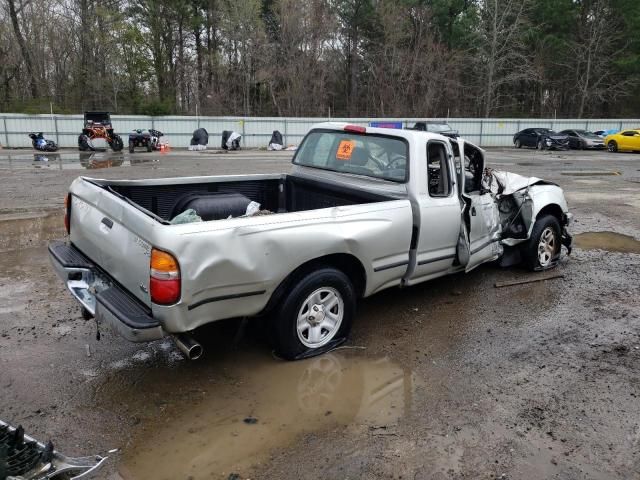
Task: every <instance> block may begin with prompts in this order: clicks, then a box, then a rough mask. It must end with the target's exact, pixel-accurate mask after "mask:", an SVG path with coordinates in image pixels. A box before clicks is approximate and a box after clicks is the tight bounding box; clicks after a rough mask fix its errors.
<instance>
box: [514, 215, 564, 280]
mask: <svg viewBox="0 0 640 480" xmlns="http://www.w3.org/2000/svg"><path fill="white" fill-rule="evenodd" d="M561 248H562V244H561V233H560V223H559V222H558V219H557V218H556V217H554V216H553V215H544V216H542V217H540V218H539V219H537V220H536V223H535V224H534V225H533V230H532V231H531V238H529V241H528V242H527V243H526V245H525V250H524V252H523V253H524V255H523V256H524V260H525V264H526V266H527V267H528V268H529V269H531V270H547V269H550V268H553V267H555V266H556V262H557V260H558V257H559V256H560V249H561Z"/></svg>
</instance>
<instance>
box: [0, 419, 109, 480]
mask: <svg viewBox="0 0 640 480" xmlns="http://www.w3.org/2000/svg"><path fill="white" fill-rule="evenodd" d="M106 459H107V457H103V456H100V455H94V456H91V457H78V458H72V457H66V456H64V455H62V454H61V453H59V452H57V451H55V450H54V448H53V444H52V443H51V442H48V443H47V444H46V445H44V444H42V443H40V442H38V441H37V440H35V439H33V438H31V437H29V436H28V435H25V434H24V429H23V428H22V427H21V426H18V427H17V428H15V427H12V426H11V425H9V424H7V423H5V422H3V421H2V420H0V480H74V479H80V478H83V479H88V478H91V476H92V475H93V473H94V472H95V471H96V470H97V469H98V468H99V467H100V466H101V465H102V464H103V463H104V461H105V460H106Z"/></svg>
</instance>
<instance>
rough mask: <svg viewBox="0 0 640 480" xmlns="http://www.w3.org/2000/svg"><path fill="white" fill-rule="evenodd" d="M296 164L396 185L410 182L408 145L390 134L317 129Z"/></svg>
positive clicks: (307, 139) (301, 146) (302, 147)
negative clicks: (396, 183)
mask: <svg viewBox="0 0 640 480" xmlns="http://www.w3.org/2000/svg"><path fill="white" fill-rule="evenodd" d="M293 163H294V164H296V165H304V166H305V167H314V168H321V169H324V170H331V171H334V172H342V173H353V174H356V175H365V176H367V177H374V178H381V179H384V180H391V181H393V182H406V181H407V180H408V179H409V153H408V143H407V142H406V140H404V139H400V138H396V137H389V136H386V135H373V134H359V133H352V132H337V131H335V130H313V131H311V132H309V134H308V135H307V136H306V137H305V139H304V141H303V142H302V145H300V147H299V148H298V151H297V152H296V155H295V157H294V158H293Z"/></svg>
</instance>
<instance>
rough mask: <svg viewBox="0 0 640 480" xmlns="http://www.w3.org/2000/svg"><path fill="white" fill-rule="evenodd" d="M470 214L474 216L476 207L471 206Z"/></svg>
mask: <svg viewBox="0 0 640 480" xmlns="http://www.w3.org/2000/svg"><path fill="white" fill-rule="evenodd" d="M471 215H473V216H474V217H475V216H476V207H471Z"/></svg>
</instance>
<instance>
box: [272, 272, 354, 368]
mask: <svg viewBox="0 0 640 480" xmlns="http://www.w3.org/2000/svg"><path fill="white" fill-rule="evenodd" d="M355 307H356V293H355V290H354V288H353V284H352V283H351V281H350V280H349V277H347V276H346V275H345V274H344V273H343V272H341V271H340V270H337V269H335V268H331V267H326V268H320V269H319V270H315V271H312V272H310V273H308V274H306V275H305V276H304V277H302V278H301V279H300V280H299V281H296V282H295V286H294V287H293V288H292V290H291V291H290V293H289V294H288V295H287V297H286V298H285V299H284V301H283V302H282V303H281V304H280V306H279V307H278V308H277V309H276V311H275V312H274V315H273V320H272V321H273V340H274V344H275V345H274V346H275V350H276V353H277V354H278V355H280V356H281V357H283V358H285V359H287V360H296V359H298V358H306V357H310V356H314V355H318V354H321V353H324V352H325V351H327V350H330V349H331V348H332V346H333V345H335V344H336V342H338V341H340V340H342V339H344V338H345V337H346V336H347V335H348V334H349V330H350V329H351V322H352V321H353V316H354V314H355Z"/></svg>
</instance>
